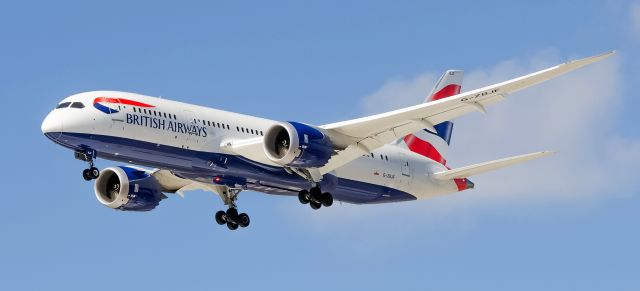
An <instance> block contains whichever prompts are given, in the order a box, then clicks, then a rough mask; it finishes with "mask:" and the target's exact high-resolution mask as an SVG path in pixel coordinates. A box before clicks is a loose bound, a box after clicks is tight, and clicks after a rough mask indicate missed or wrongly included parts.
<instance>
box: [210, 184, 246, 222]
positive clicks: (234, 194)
mask: <svg viewBox="0 0 640 291" xmlns="http://www.w3.org/2000/svg"><path fill="white" fill-rule="evenodd" d="M240 191H242V190H240V189H227V190H226V191H224V193H223V195H224V197H223V200H224V201H225V204H227V205H229V209H227V211H222V210H220V211H218V212H216V215H215V219H216V222H217V223H218V224H219V225H224V224H226V225H227V228H229V229H230V230H236V229H238V227H247V226H249V224H250V223H251V219H249V215H247V214H246V213H238V206H237V205H236V203H235V202H236V199H238V194H239V193H240Z"/></svg>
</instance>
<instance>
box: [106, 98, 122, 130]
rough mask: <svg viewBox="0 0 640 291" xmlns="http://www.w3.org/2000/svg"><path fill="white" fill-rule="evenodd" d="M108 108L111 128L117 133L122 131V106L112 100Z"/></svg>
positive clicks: (115, 99) (118, 101)
mask: <svg viewBox="0 0 640 291" xmlns="http://www.w3.org/2000/svg"><path fill="white" fill-rule="evenodd" d="M108 108H109V117H111V122H112V124H111V128H112V129H114V130H117V131H124V129H125V122H124V112H122V111H123V110H124V107H123V105H122V104H121V103H120V100H118V99H117V98H114V99H113V100H112V104H110V106H109V107H108Z"/></svg>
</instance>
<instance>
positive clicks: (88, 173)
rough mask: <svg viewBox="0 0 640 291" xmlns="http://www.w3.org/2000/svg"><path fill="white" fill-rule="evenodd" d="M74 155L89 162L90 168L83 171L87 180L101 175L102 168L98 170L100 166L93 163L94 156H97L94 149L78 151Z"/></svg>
mask: <svg viewBox="0 0 640 291" xmlns="http://www.w3.org/2000/svg"><path fill="white" fill-rule="evenodd" d="M73 155H74V157H75V158H76V159H78V160H81V161H85V162H88V163H89V168H87V169H84V170H83V171H82V178H84V180H85V181H91V180H93V179H97V178H98V176H100V170H98V168H96V167H95V166H94V164H93V158H94V156H95V152H94V151H92V150H87V151H76V152H75V153H74V154H73Z"/></svg>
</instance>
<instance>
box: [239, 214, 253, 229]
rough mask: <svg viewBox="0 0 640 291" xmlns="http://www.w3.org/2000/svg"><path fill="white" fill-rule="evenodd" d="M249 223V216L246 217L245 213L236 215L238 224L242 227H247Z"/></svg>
mask: <svg viewBox="0 0 640 291" xmlns="http://www.w3.org/2000/svg"><path fill="white" fill-rule="evenodd" d="M249 223H251V219H249V215H247V214H246V213H240V215H238V224H239V225H240V226H242V227H247V226H249Z"/></svg>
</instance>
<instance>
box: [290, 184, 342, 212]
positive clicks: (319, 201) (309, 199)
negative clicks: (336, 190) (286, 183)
mask: <svg viewBox="0 0 640 291" xmlns="http://www.w3.org/2000/svg"><path fill="white" fill-rule="evenodd" d="M298 200H300V203H302V204H307V203H308V204H309V206H311V208H312V209H320V207H322V206H324V207H329V206H331V205H333V196H332V195H331V193H329V192H324V193H322V190H320V187H319V186H315V187H313V188H311V189H310V190H309V191H307V190H302V191H300V192H298Z"/></svg>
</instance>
